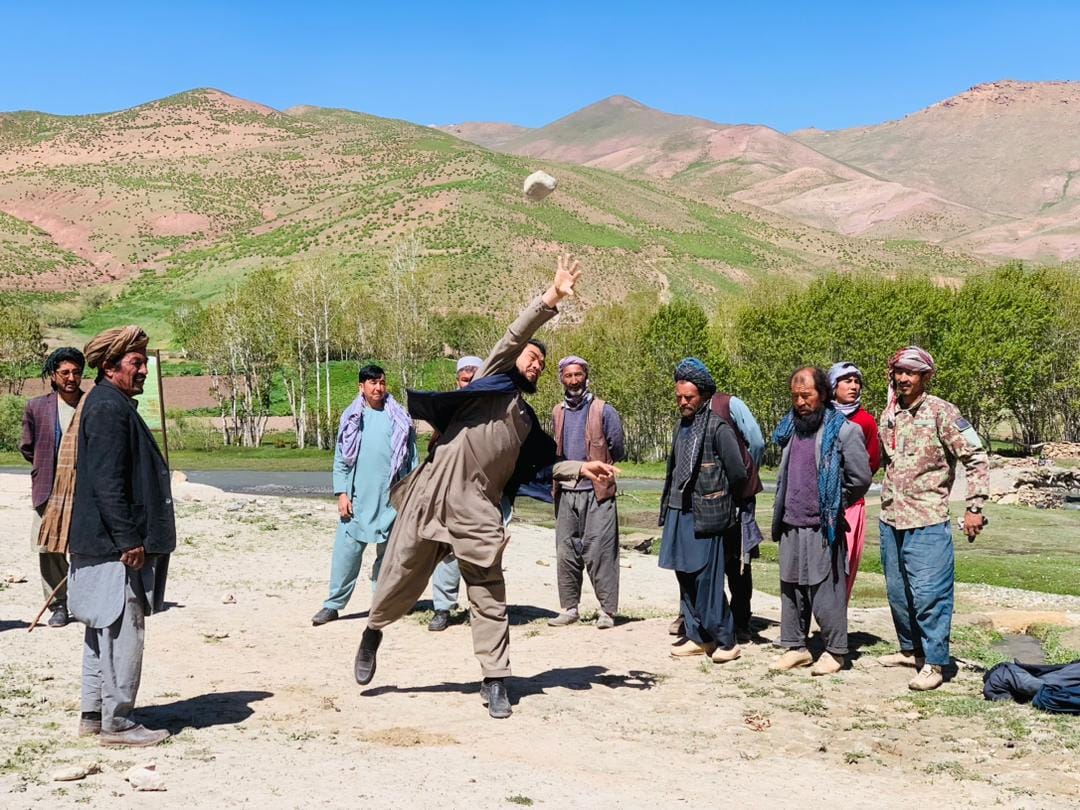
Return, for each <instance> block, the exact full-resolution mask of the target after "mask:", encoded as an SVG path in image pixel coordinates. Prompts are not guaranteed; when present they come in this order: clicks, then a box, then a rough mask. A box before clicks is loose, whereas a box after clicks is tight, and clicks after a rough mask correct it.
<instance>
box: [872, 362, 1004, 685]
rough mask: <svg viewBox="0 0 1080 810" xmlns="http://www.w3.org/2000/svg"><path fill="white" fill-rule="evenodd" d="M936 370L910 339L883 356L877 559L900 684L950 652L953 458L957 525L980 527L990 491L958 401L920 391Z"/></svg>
mask: <svg viewBox="0 0 1080 810" xmlns="http://www.w3.org/2000/svg"><path fill="white" fill-rule="evenodd" d="M936 370H937V368H936V366H935V364H934V359H933V358H932V357H931V356H930V354H929V353H928V352H926V351H925V350H923V349H920V348H919V347H917V346H908V347H907V348H905V349H901V350H900V351H898V352H897V353H896V354H895V355H894V356H893V358H892V360H890V361H889V383H890V385H889V404H888V406H887V407H886V408H885V412H884V413H883V414H882V415H881V419H880V420H879V422H878V424H879V426H880V427H879V433H880V436H881V450H882V453H881V457H882V464H883V466H884V468H885V480H884V481H883V482H882V484H881V565H882V568H883V569H884V571H885V585H886V589H887V591H888V597H889V608H890V610H891V611H892V617H893V624H894V626H895V627H896V635H897V638H898V640H899V642H900V652H899V653H895V654H893V655H888V656H885V657H884V658H882V659H881V663H882V664H884V665H886V666H912V667H916V668H918V669H919V672H918V674H917V675H916V676H915V677H914V678H913V679H912V680H911V682H910V683H909V684H908V686H909V687H910V688H911V689H914V690H916V691H925V690H929V689H936V688H937V687H939V686H940V685H941V683H942V674H941V670H942V667H943V666H946V665H947V664H948V663H949V661H950V659H949V633H950V628H951V625H952V612H953V572H954V565H953V545H952V533H951V531H950V527H949V492H950V491H951V490H952V486H953V481H954V479H955V476H956V462H957V460H959V461H960V463H961V464H963V465H964V471H965V473H966V474H967V509H966V511H965V513H964V533H965V534H966V535H967V536H968V538H969V539H971V540H974V539H975V537H976V535H978V534H979V532H980V531H982V528H983V524H984V519H983V515H982V509H983V504H984V503H985V501H986V498H987V495H988V494H989V490H990V469H989V461H988V460H987V456H986V453H985V452H984V451H983V448H982V443H981V442H980V440H979V436H978V434H977V433H976V432H975V430H974V428H972V426H971V423H969V422H968V421H967V420H966V419H964V418H963V417H962V416H961V415H960V412H959V411H958V410H957V408H956V406H955V405H953V404H952V403H950V402H946V401H945V400H943V399H940V398H938V397H935V396H933V395H931V394H928V393H927V392H926V386H927V383H928V382H929V381H930V378H931V377H932V376H933V375H934V372H935V371H936Z"/></svg>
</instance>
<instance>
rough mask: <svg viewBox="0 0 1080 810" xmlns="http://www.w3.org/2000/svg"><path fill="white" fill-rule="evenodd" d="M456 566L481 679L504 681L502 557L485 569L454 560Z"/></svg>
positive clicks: (506, 629) (506, 626) (506, 640)
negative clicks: (467, 610)
mask: <svg viewBox="0 0 1080 810" xmlns="http://www.w3.org/2000/svg"><path fill="white" fill-rule="evenodd" d="M458 565H459V566H460V568H461V576H462V579H464V580H465V590H466V593H467V594H468V597H469V622H470V624H471V625H472V636H473V652H474V653H475V654H476V657H477V659H478V660H479V661H480V669H481V670H482V671H483V673H484V677H485V678H505V677H507V676H508V675H510V622H509V620H508V619H507V615H506V582H505V581H504V580H503V573H502V555H501V554H500V555H499V556H498V558H496V560H495V562H494V563H493V564H492V565H491V566H489V567H487V568H483V567H481V566H479V565H473V564H472V563H468V562H465V560H458Z"/></svg>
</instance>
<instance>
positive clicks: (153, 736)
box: [99, 726, 169, 748]
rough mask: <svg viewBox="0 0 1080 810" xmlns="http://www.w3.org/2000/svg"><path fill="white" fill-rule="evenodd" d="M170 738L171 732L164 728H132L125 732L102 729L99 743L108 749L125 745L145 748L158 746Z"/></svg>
mask: <svg viewBox="0 0 1080 810" xmlns="http://www.w3.org/2000/svg"><path fill="white" fill-rule="evenodd" d="M168 738H169V732H168V731H166V730H165V729H163V728H161V729H149V728H146V726H132V727H131V728H129V729H125V730H124V731H106V730H105V729H102V730H101V735H100V740H99V743H100V745H103V746H105V747H106V748H111V747H113V746H123V745H129V746H132V747H136V748H145V747H146V746H148V745H157V744H158V743H159V742H163V741H165V740H167V739H168Z"/></svg>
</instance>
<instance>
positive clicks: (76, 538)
mask: <svg viewBox="0 0 1080 810" xmlns="http://www.w3.org/2000/svg"><path fill="white" fill-rule="evenodd" d="M147 342H148V339H147V336H146V332H144V331H143V330H142V329H140V328H139V327H137V326H126V327H123V328H120V329H110V330H108V331H106V332H102V333H101V334H100V335H98V336H97V337H95V338H94V339H93V340H91V341H90V342H89V343H87V344H86V348H85V350H84V351H85V354H86V364H87V365H88V366H90V368H93V369H96V370H97V379H96V380H95V385H94V388H93V389H92V390H91V391H90V393H88V394H87V395H86V397H85V398H84V401H83V404H82V406H81V413H80V415H79V423H78V428H77V435H78V440H77V444H75V446H74V447H73V448H71V450H72V451H74V452H73V453H70V455H74V458H73V459H71V458H65V457H64V456H65V453H64V449H63V448H62V449H61V456H62V458H61V463H60V465H59V466H60V469H59V471H58V473H57V478H58V483H59V480H60V478H61V476H63V477H64V478H65V479H66V481H65V484H64V487H63V488H64V490H65V491H70V489H71V488H73V489H74V493H75V494H74V501H73V504H72V506H71V511H72V512H73V513H74V515H75V516H76V518H77V519H75V520H71V519H70V515H68V516H66V517H65V516H60V520H59V524H60V525H61V527H64V528H62V529H61V531H64V530H65V528H66V530H67V531H69V537H70V540H69V551H70V553H71V572H70V574H69V582H68V589H69V596H68V607H69V609H70V611H71V615H72V616H73V617H74V618H75V619H77V620H78V621H80V622H82V623H83V624H85V625H86V634H85V643H84V646H83V665H82V718H81V720H80V723H79V732H80V734H99V735H100V743H101V745H104V746H116V745H133V746H145V745H154V744H156V743H159V742H161V741H162V740H164V739H165V738H166V737H168V736H169V733H168V732H167V731H164V730H159V731H153V730H150V729H148V728H145V727H144V726H142V725H139V724H138V723H136V722H135V721H133V720H132V719H131V713H132V710H133V709H134V706H135V698H136V696H137V694H138V691H139V680H140V677H141V674H142V660H143V638H144V623H145V619H146V615H147V614H149V613H151V612H153V611H154V610H160V609H161V605H162V603H163V600H164V588H165V578H166V572H167V569H168V563H169V554H170V553H171V552H172V551H173V550H174V549H175V548H176V523H175V519H174V516H173V502H172V492H171V490H170V481H169V469H168V467H167V466H166V464H165V459H164V458H163V457H162V455H161V452H160V451H159V450H158V446H157V443H156V442H155V441H154V437H153V435H151V433H150V429H149V428H148V427H147V426H146V423H145V422H144V421H143V420H142V418H141V417H140V416H139V413H138V411H137V410H136V408H137V405H138V403H137V402H136V401H135V399H134V397H136V396H137V395H138V394H141V393H142V390H143V385H144V383H145V382H146V376H147V367H146V365H147V357H146V345H147ZM72 472H74V476H73V479H74V480H71V478H72V476H71V473H72Z"/></svg>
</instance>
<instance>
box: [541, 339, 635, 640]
mask: <svg viewBox="0 0 1080 810" xmlns="http://www.w3.org/2000/svg"><path fill="white" fill-rule="evenodd" d="M559 382H561V383H562V386H563V391H564V394H565V396H564V399H563V401H562V402H560V403H558V404H557V405H556V406H555V407H554V408H553V409H552V411H551V420H552V424H553V425H554V432H555V444H556V453H557V454H558V456H559V458H562V459H567V460H569V461H602V462H604V463H606V464H612V463H615V462H619V461H622V460H623V457H624V454H625V451H624V448H623V429H622V420H621V419H620V418H619V413H618V411H616V410H615V409H614V408H613V407H612V406H611V405H609V404H608V403H606V402H604V400H602V399H599V398H597V397H595V396H593V394H592V393H591V392H590V391H589V364H588V363H587V362H585V361H584V360H582V359H581V358H580V357H576V356H570V357H564V358H563V359H562V360H560V361H559ZM553 494H554V496H555V520H556V522H555V559H556V574H555V575H556V578H557V580H558V584H559V605H560V606H561V607H562V613H560V614H559V615H558V616H556V617H555V618H553V619H552V620H551V621H549V622H548V624H549V625H551V626H552V627H565V626H567V625H570V624H573V623H574V622H576V621H577V620H578V618H579V615H578V602H580V601H581V580H582V572H583V571H584V570H586V569H587V570H588V572H589V581H590V582H591V583H592V587H593V591H594V592H595V593H596V598H597V599H598V600H599V602H600V615H599V616H598V617H597V619H596V627H597V629H598V630H606V629H608V628H611V627H614V626H615V613H616V611H617V610H618V609H619V513H618V509H617V508H616V506H615V482H614V481H611V482H609V483H597V484H594V483H593V482H592V481H590V480H589V479H588V478H579V479H578V480H577V481H576V482H565V481H564V482H556V484H555V487H554V493H553Z"/></svg>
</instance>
